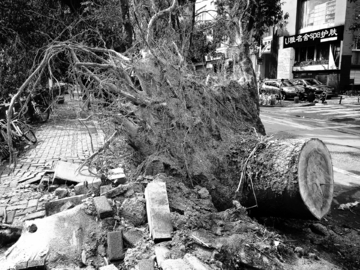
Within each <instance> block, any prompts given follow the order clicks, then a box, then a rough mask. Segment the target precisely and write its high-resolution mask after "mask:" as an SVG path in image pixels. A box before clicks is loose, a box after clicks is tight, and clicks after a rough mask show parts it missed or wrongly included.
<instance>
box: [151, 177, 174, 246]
mask: <svg viewBox="0 0 360 270" xmlns="http://www.w3.org/2000/svg"><path fill="white" fill-rule="evenodd" d="M145 199H146V211H147V218H148V222H149V230H150V235H151V237H152V239H153V240H154V241H164V240H168V239H171V234H172V232H173V226H172V223H171V216H170V207H169V200H168V196H167V191H166V183H164V182H152V183H149V184H148V185H147V187H146V189H145Z"/></svg>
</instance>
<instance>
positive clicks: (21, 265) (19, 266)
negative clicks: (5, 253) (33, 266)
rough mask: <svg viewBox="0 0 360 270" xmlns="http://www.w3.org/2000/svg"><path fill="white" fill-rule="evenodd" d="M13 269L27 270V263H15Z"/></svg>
mask: <svg viewBox="0 0 360 270" xmlns="http://www.w3.org/2000/svg"><path fill="white" fill-rule="evenodd" d="M15 269H16V270H25V269H28V268H27V262H21V263H17V264H16V265H15Z"/></svg>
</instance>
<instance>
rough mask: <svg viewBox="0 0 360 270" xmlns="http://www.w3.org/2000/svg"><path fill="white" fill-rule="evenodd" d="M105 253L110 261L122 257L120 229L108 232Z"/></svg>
mask: <svg viewBox="0 0 360 270" xmlns="http://www.w3.org/2000/svg"><path fill="white" fill-rule="evenodd" d="M107 246H108V248H107V253H108V257H109V260H110V261H117V260H121V259H123V258H124V250H123V238H122V230H120V231H114V232H108V234H107Z"/></svg>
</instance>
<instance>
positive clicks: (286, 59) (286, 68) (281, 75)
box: [277, 37, 295, 79]
mask: <svg viewBox="0 0 360 270" xmlns="http://www.w3.org/2000/svg"><path fill="white" fill-rule="evenodd" d="M283 44H284V38H283V37H280V38H279V53H278V68H277V78H278V79H292V78H293V72H292V68H293V66H294V61H295V50H294V48H286V49H284V48H283Z"/></svg>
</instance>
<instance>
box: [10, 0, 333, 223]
mask: <svg viewBox="0 0 360 270" xmlns="http://www.w3.org/2000/svg"><path fill="white" fill-rule="evenodd" d="M180 2H181V3H180ZM217 2H218V5H219V7H221V8H222V10H220V14H221V16H223V19H224V16H225V15H224V12H225V11H226V12H227V13H229V15H227V17H226V18H229V21H231V23H232V26H229V30H231V29H233V28H232V27H236V37H237V39H238V40H240V43H239V44H238V46H239V47H238V49H239V50H238V52H239V53H238V54H237V56H238V58H237V60H236V64H237V65H238V67H239V68H238V69H236V70H235V74H232V76H233V77H229V76H228V75H227V74H225V75H224V74H221V75H218V76H217V77H215V78H214V83H211V84H207V83H205V81H206V80H205V76H203V77H202V76H201V75H199V74H197V73H196V72H195V71H194V69H193V68H192V66H191V65H190V64H189V63H187V59H186V57H185V55H186V48H190V47H191V46H188V45H187V44H189V42H190V41H189V38H190V37H191V33H188V32H187V31H188V29H187V28H186V29H185V28H182V25H181V22H182V21H184V20H182V18H183V17H186V14H190V13H191V14H193V12H191V8H190V9H189V7H192V8H194V7H193V3H194V2H193V1H179V2H178V1H177V0H173V1H172V2H171V3H170V4H165V3H163V2H161V3H158V2H157V1H149V2H146V4H144V5H140V4H139V3H140V2H139V3H138V4H139V5H137V4H136V3H137V2H136V1H135V2H133V4H135V6H133V7H132V10H133V14H132V15H133V18H134V20H135V21H136V25H137V28H136V30H135V32H136V33H137V36H138V37H140V38H139V42H140V44H141V46H140V47H138V51H137V50H133V49H130V50H128V51H125V52H124V53H119V52H117V51H115V50H113V49H109V48H106V47H105V46H103V47H100V46H91V45H89V44H85V43H80V42H76V39H73V40H67V41H62V42H60V41H59V42H53V43H51V44H50V45H49V46H48V47H47V48H46V50H45V51H44V53H43V58H42V61H41V62H40V63H39V65H38V66H37V67H36V69H34V71H33V72H32V74H31V75H30V76H29V77H28V79H27V80H26V81H25V82H24V84H23V85H22V86H21V87H20V88H19V91H18V93H17V94H16V95H15V96H14V97H13V98H12V102H11V106H10V110H9V111H8V112H9V113H8V120H10V119H11V111H12V110H11V109H12V106H13V104H14V101H15V100H16V99H17V98H18V97H19V96H20V95H21V93H22V91H24V90H25V89H26V88H30V89H34V88H35V87H36V84H37V83H38V82H39V81H40V78H41V76H43V71H44V70H46V69H47V68H48V67H51V63H52V61H53V59H55V58H54V57H55V56H56V55H59V54H62V55H66V59H67V61H68V62H69V74H71V76H72V79H73V83H74V84H76V85H78V86H79V87H80V89H81V91H82V92H83V93H84V94H86V96H88V97H89V96H90V95H92V94H91V92H93V95H94V97H95V98H96V100H98V101H104V102H103V103H102V102H98V105H99V106H95V105H94V106H92V110H99V111H100V112H101V113H102V115H107V116H108V117H109V118H111V119H112V121H113V122H114V123H115V124H116V125H117V126H118V129H120V130H121V132H123V134H125V135H126V138H127V142H128V144H129V145H130V146H131V147H132V148H133V149H134V151H135V153H136V155H137V160H136V161H137V165H138V171H137V172H136V173H137V174H142V173H149V174H155V173H159V172H165V173H168V174H172V175H177V176H181V177H182V179H184V182H186V183H187V184H188V185H189V186H194V185H202V186H205V187H207V188H208V190H209V191H210V193H211V195H212V198H213V202H214V204H215V206H216V207H217V208H218V209H226V208H227V207H230V206H231V205H232V201H233V200H239V201H240V202H241V203H242V204H243V205H244V206H246V207H248V208H253V209H254V210H258V211H259V212H261V213H265V214H271V215H285V216H294V217H304V218H308V217H312V218H313V217H315V218H319V219H320V218H322V217H323V216H324V215H325V214H326V213H327V212H328V210H329V209H330V204H331V200H332V193H333V173H332V164H331V158H330V154H329V152H328V150H327V149H326V147H325V145H324V144H323V143H322V142H321V141H319V140H316V139H312V140H294V141H278V140H272V139H271V138H270V137H266V136H265V129H264V126H263V124H262V123H261V120H260V118H259V106H258V96H257V90H256V81H255V78H254V75H253V74H254V71H253V68H252V65H251V62H250V59H249V47H248V45H249V44H248V41H249V40H250V39H251V37H252V35H253V34H254V33H255V30H256V27H259V29H260V28H261V27H260V26H262V27H263V26H265V25H267V24H270V23H274V22H276V21H277V20H278V18H279V17H277V16H273V15H271V14H270V15H271V19H269V20H257V19H256V16H260V11H261V10H262V12H265V10H268V9H267V8H268V7H270V6H272V7H273V8H275V9H277V7H279V6H280V3H279V1H251V0H248V1H222V3H223V5H220V2H221V1H217ZM180 4H182V5H180ZM266 7H267V8H266ZM139 14H142V15H141V16H139ZM173 15H174V17H173ZM175 15H176V16H175ZM176 18H177V19H176ZM191 21H192V20H190V22H191ZM255 21H256V22H255ZM185 22H186V23H189V20H185ZM260 22H262V25H259V26H256V27H255V26H254V25H256V24H258V23H260ZM169 34H170V35H171V34H173V35H172V36H171V38H169ZM236 72H238V73H236ZM244 76H245V77H246V78H247V79H248V81H249V82H250V83H248V84H245V85H241V84H239V83H238V81H237V80H238V79H239V77H244ZM84 78H86V81H87V83H84ZM231 78H232V80H231Z"/></svg>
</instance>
